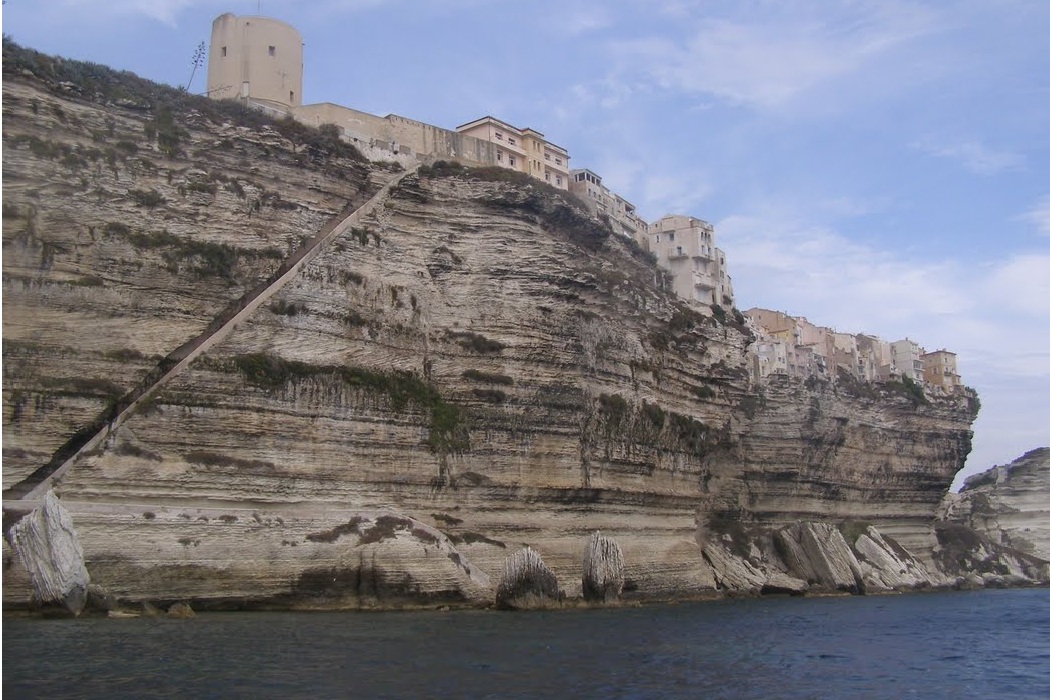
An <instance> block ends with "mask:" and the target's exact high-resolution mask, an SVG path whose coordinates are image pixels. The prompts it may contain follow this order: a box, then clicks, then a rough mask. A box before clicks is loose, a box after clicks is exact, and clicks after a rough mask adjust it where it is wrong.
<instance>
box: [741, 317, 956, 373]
mask: <svg viewBox="0 0 1050 700" xmlns="http://www.w3.org/2000/svg"><path fill="white" fill-rule="evenodd" d="M744 317H745V318H746V319H747V320H748V322H749V324H750V325H751V326H752V328H753V329H754V331H755V336H756V340H755V342H754V343H753V344H752V346H751V348H750V350H749V351H750V353H751V367H752V371H751V374H752V379H753V380H754V381H757V382H761V381H763V380H765V379H767V378H768V377H769V376H770V375H775V374H780V375H786V376H791V377H801V378H807V377H814V378H817V379H822V380H826V381H832V382H834V381H839V380H841V379H843V378H852V379H855V380H859V381H867V382H885V381H890V380H892V379H900V378H903V377H907V378H908V379H910V380H911V381H913V382H915V383H916V384H920V385H925V386H926V387H929V388H936V389H938V390H942V391H944V392H946V393H953V392H955V391H956V390H958V389H960V388H962V386H963V385H962V380H961V378H960V377H959V374H958V371H957V369H956V356H955V353H952V352H949V351H947V350H937V351H935V352H931V353H927V352H926V351H925V350H923V349H922V348H921V347H920V346H919V345H918V343H916V342H914V341H912V340H910V339H908V338H904V339H903V340H898V341H895V342H892V343H891V342H886V341H884V340H881V339H880V338H878V337H877V336H873V335H867V334H863V333H861V334H857V335H854V334H850V333H837V332H835V331H834V330H832V329H830V328H827V327H825V326H817V325H815V324H813V323H810V322H809V321H808V320H806V319H805V318H804V317H797V318H796V317H794V316H789V315H788V314H785V313H783V312H781V311H773V310H771V309H759V308H753V309H748V310H747V311H745V312H744Z"/></svg>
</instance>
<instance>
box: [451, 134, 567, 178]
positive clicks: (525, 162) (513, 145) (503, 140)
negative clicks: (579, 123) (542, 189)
mask: <svg viewBox="0 0 1050 700" xmlns="http://www.w3.org/2000/svg"><path fill="white" fill-rule="evenodd" d="M456 132H457V133H460V134H465V135H467V136H473V137H474V138H476V139H479V140H481V141H488V142H489V143H492V144H494V145H495V147H496V165H498V166H500V167H504V168H510V169H511V170H517V171H519V172H523V173H526V174H528V175H531V176H532V177H534V178H536V179H537V180H543V181H544V182H547V183H549V184H550V185H553V186H554V187H557V188H558V189H562V190H567V189H569V152H568V151H566V150H565V149H564V148H562V147H561V146H558V145H556V144H553V143H551V142H550V141H547V140H546V139H545V138H544V137H543V134H542V133H540V132H539V131H536V130H535V129H530V128H527V127H526V128H524V129H519V128H517V127H515V126H511V125H510V124H508V123H506V122H504V121H500V120H499V119H496V118H495V117H490V116H485V117H482V118H480V119H475V120H474V121H471V122H467V123H466V124H460V125H459V126H457V127H456Z"/></svg>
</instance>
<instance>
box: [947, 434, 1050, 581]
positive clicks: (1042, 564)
mask: <svg viewBox="0 0 1050 700" xmlns="http://www.w3.org/2000/svg"><path fill="white" fill-rule="evenodd" d="M937 535H938V540H939V541H940V547H939V548H938V552H937V554H938V555H939V558H940V559H941V560H942V568H944V569H946V570H952V571H954V572H955V573H958V574H961V575H964V576H970V575H971V574H972V575H976V576H981V577H983V580H984V582H985V583H988V582H1000V581H1001V580H1002V578H1003V577H1007V579H1016V578H1019V577H1025V578H1035V579H1043V580H1045V579H1047V578H1050V448H1046V447H1040V448H1038V449H1035V450H1031V451H1030V452H1027V453H1025V454H1024V455H1022V456H1021V457H1018V458H1017V459H1015V460H1014V461H1013V462H1011V463H1010V464H1007V465H1003V466H995V467H992V468H991V469H989V470H988V471H985V472H982V473H981V474H975V475H974V476H971V477H970V478H968V479H967V480H966V482H965V483H964V485H963V488H962V490H961V491H960V492H959V493H958V494H948V495H947V496H946V497H945V502H944V506H943V516H942V522H941V523H939V524H938V526H937ZM970 578H971V580H972V576H971V577H970Z"/></svg>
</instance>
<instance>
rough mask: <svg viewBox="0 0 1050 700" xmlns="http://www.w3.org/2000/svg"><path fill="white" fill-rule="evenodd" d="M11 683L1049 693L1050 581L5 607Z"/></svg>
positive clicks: (343, 689) (532, 694) (510, 691)
mask: <svg viewBox="0 0 1050 700" xmlns="http://www.w3.org/2000/svg"><path fill="white" fill-rule="evenodd" d="M3 692H4V696H5V699H10V700H21V699H25V698H543V699H544V700H556V699H558V698H836V699H839V698H924V699H929V698H953V699H954V700H965V699H968V698H982V699H983V698H1011V699H1018V698H1039V699H1041V700H1045V699H1046V698H1050V589H1045V588H1044V589H1025V590H995V591H975V592H953V593H929V594H913V595H903V596H879V597H852V598H775V599H768V598H767V599H759V600H739V601H718V602H707V603H691V604H681V605H660V606H651V607H641V608H625V609H616V610H609V609H605V610H574V611H556V612H531V613H506V612H495V611H459V612H457V611H453V612H422V613H420V612H413V613H212V614H202V615H199V616H198V617H197V618H196V619H193V620H167V619H143V618H139V619H133V620H112V619H104V618H102V619H81V620H39V619H15V618H7V619H5V620H4V621H3Z"/></svg>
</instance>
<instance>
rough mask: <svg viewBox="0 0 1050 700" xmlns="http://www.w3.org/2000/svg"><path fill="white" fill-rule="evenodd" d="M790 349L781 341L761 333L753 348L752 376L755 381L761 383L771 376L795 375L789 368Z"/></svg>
mask: <svg viewBox="0 0 1050 700" xmlns="http://www.w3.org/2000/svg"><path fill="white" fill-rule="evenodd" d="M790 347H791V346H789V345H788V344H786V343H784V342H783V341H781V340H775V339H773V338H770V337H769V336H768V335H765V334H761V333H760V334H759V336H758V339H757V340H756V341H755V342H754V344H753V345H752V346H751V351H752V357H751V376H752V377H753V378H754V379H755V381H761V380H763V379H765V378H766V377H768V376H769V375H771V374H787V375H791V374H793V372H792V371H791V370H790V368H789V367H788V350H789V348H790Z"/></svg>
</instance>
